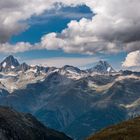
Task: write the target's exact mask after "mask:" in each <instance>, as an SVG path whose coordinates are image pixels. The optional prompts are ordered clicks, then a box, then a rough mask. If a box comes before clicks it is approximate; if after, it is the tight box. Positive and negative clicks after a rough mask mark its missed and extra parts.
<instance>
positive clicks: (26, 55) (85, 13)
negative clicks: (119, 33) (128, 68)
mask: <svg viewBox="0 0 140 140" xmlns="http://www.w3.org/2000/svg"><path fill="white" fill-rule="evenodd" d="M93 15H94V14H93V13H92V12H91V10H90V9H89V8H88V7H87V6H85V5H82V6H77V7H63V8H61V9H58V10H54V9H53V10H51V11H46V12H44V13H43V14H42V15H39V16H32V17H31V18H30V19H28V20H27V21H26V22H28V25H29V27H28V29H27V30H25V31H24V32H21V33H20V34H18V35H15V36H13V37H12V38H11V39H10V43H12V44H15V43H17V42H21V41H24V42H30V43H32V44H34V43H36V42H40V39H41V37H42V36H43V35H45V34H47V33H50V32H58V33H59V32H61V31H62V30H63V29H65V28H66V27H67V24H68V23H69V22H70V21H71V20H77V21H79V20H80V19H81V18H83V17H84V18H88V19H91V18H92V17H93ZM15 56H16V57H18V58H19V59H20V61H28V60H34V59H35V60H36V59H44V58H46V59H48V58H58V57H60V58H65V57H66V58H75V59H76V58H91V59H92V58H94V57H95V58H96V57H97V58H98V59H97V60H96V61H95V60H94V59H93V63H91V62H90V63H89V64H87V65H83V66H82V67H81V68H85V67H87V68H88V67H92V66H93V65H94V64H95V63H96V62H97V61H98V60H99V59H102V60H107V61H109V62H110V63H111V64H112V65H114V64H113V62H114V61H117V63H116V64H115V65H114V67H115V68H116V69H120V65H121V64H120V62H121V61H123V59H124V54H122V53H120V54H119V55H118V54H117V55H114V57H112V55H99V54H95V55H87V54H79V53H65V52H64V51H62V50H56V51H54V50H53V51H51V50H46V49H44V50H34V51H27V52H23V53H17V54H15ZM110 58H111V59H110ZM31 62H32V61H31ZM46 63H47V62H46ZM66 63H67V61H66ZM54 65H55V64H54ZM64 65H65V64H64ZM56 66H57V65H56ZM118 67H119V68H118Z"/></svg>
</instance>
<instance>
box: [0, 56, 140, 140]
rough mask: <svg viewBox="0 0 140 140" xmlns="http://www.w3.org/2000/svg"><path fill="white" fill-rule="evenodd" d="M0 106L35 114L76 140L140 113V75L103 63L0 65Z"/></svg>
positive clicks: (12, 60) (9, 59) (9, 62)
mask: <svg viewBox="0 0 140 140" xmlns="http://www.w3.org/2000/svg"><path fill="white" fill-rule="evenodd" d="M0 105H3V106H9V107H11V108H14V109H16V110H17V111H20V112H25V113H31V114H32V115H34V116H35V117H36V118H37V119H38V120H40V121H41V122H42V123H43V124H44V125H46V126H47V127H49V128H52V129H55V130H58V131H62V132H64V133H65V134H67V135H68V136H70V137H72V138H73V139H74V140H83V139H85V138H86V137H88V136H89V135H91V134H94V133H96V132H98V131H100V130H101V129H103V128H105V127H107V126H110V125H113V124H116V123H119V122H121V121H124V120H127V119H130V118H133V117H136V116H139V115H140V73H139V72H132V71H119V72H118V71H116V70H115V69H114V68H113V67H112V66H111V65H110V64H108V62H106V61H99V62H98V63H97V65H95V66H93V67H92V68H91V69H87V70H80V69H79V68H76V67H73V66H69V65H66V66H64V67H62V68H55V67H43V66H30V65H28V64H26V63H23V64H20V63H19V62H18V60H17V59H16V58H14V57H13V56H12V55H10V56H8V57H7V58H5V59H4V60H3V61H2V62H1V63H0Z"/></svg>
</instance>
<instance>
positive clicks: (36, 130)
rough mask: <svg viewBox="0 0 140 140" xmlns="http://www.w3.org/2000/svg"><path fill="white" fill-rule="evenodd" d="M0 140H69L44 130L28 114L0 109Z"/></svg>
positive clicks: (42, 126)
mask: <svg viewBox="0 0 140 140" xmlns="http://www.w3.org/2000/svg"><path fill="white" fill-rule="evenodd" d="M0 140H71V138H69V137H67V136H66V135H65V134H63V133H59V132H57V131H54V130H52V129H49V128H46V127H45V126H44V125H43V124H41V123H40V122H39V121H37V120H36V119H35V118H34V117H33V116H32V115H30V114H23V113H18V112H16V111H15V110H12V109H10V108H6V107H0Z"/></svg>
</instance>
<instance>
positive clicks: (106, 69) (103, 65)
mask: <svg viewBox="0 0 140 140" xmlns="http://www.w3.org/2000/svg"><path fill="white" fill-rule="evenodd" d="M89 71H90V72H97V73H111V72H115V70H114V69H113V67H112V66H111V65H110V64H109V63H108V62H107V61H99V62H98V63H97V64H96V65H95V66H94V67H93V68H91V69H89Z"/></svg>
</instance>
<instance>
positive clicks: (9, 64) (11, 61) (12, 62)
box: [0, 55, 20, 69]
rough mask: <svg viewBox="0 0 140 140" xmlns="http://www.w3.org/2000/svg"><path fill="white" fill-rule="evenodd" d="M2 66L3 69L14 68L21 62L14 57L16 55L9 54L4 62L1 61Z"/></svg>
mask: <svg viewBox="0 0 140 140" xmlns="http://www.w3.org/2000/svg"><path fill="white" fill-rule="evenodd" d="M0 65H1V67H2V68H3V69H14V68H16V67H17V66H19V65H20V64H19V62H18V60H17V59H16V58H14V56H12V55H9V56H8V57H6V58H5V59H4V60H3V61H2V62H1V64H0Z"/></svg>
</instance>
